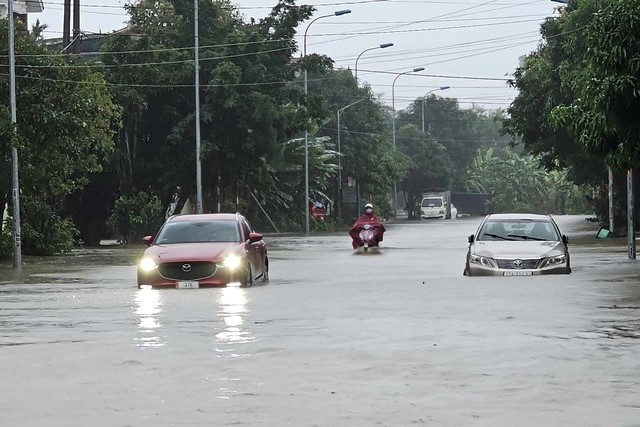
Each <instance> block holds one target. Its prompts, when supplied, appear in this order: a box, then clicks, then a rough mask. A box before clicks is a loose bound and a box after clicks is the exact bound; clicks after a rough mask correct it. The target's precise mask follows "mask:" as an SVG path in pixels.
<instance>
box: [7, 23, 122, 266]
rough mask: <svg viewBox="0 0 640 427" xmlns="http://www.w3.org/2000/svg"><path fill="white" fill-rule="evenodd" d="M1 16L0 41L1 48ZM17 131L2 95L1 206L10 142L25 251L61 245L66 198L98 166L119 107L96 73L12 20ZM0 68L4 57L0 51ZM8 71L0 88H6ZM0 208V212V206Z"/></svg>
mask: <svg viewBox="0 0 640 427" xmlns="http://www.w3.org/2000/svg"><path fill="white" fill-rule="evenodd" d="M7 34H8V30H7V22H6V21H1V22H0V48H2V49H4V51H5V52H6V51H7V44H8V43H7V42H8V40H7ZM15 52H16V105H17V124H16V133H15V138H14V137H13V131H12V126H11V116H10V113H9V106H8V98H5V101H4V102H5V104H4V105H3V107H2V108H1V109H0V153H2V154H0V211H3V210H4V206H5V203H6V202H11V197H10V194H11V191H10V190H11V186H12V185H11V170H12V168H11V159H10V156H9V153H10V152H11V149H10V147H11V141H15V144H16V145H17V148H18V154H19V177H20V190H21V212H20V214H21V220H22V223H23V224H22V225H23V229H24V232H23V235H22V237H23V248H24V252H25V253H26V254H51V253H56V252H60V251H66V250H68V249H69V248H70V246H71V244H72V243H73V238H74V236H75V232H74V231H73V226H72V225H71V224H70V223H69V222H68V221H67V220H66V219H65V218H64V217H65V216H67V212H65V198H66V197H67V195H69V194H71V193H73V192H74V191H77V190H79V189H81V188H83V187H84V186H85V185H86V184H87V182H88V179H89V175H90V174H92V173H96V172H99V171H100V170H101V169H102V167H103V164H104V162H105V160H106V158H107V157H108V156H109V154H110V153H111V151H112V149H113V142H112V136H113V129H114V128H115V127H116V126H117V123H118V118H119V109H118V107H117V106H116V105H115V104H114V103H113V101H112V99H111V96H110V95H109V92H108V91H107V89H106V85H105V82H104V79H103V78H102V76H101V75H100V74H99V73H95V72H92V71H91V70H89V69H88V68H85V67H82V66H77V65H75V64H71V65H69V64H67V63H66V62H65V61H64V60H63V58H62V57H61V56H58V57H56V56H55V55H51V52H49V51H48V50H46V49H45V47H43V46H40V45H38V44H37V43H36V42H35V41H34V40H33V38H32V37H31V36H30V35H29V34H28V33H27V32H26V31H24V28H21V27H20V26H18V28H17V30H16V34H15ZM0 61H4V66H5V69H6V67H7V57H6V56H4V59H2V60H0ZM8 86H9V80H8V78H7V75H4V76H0V90H1V91H2V92H3V93H9V87H8ZM0 213H1V212H0Z"/></svg>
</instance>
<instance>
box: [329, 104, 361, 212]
mask: <svg viewBox="0 0 640 427" xmlns="http://www.w3.org/2000/svg"><path fill="white" fill-rule="evenodd" d="M365 99H367V98H362V99H359V100H357V101H356V102H352V103H351V104H349V105H347V106H346V107H342V108H340V109H338V111H337V112H336V115H337V117H338V218H342V162H341V157H342V151H341V149H340V114H342V112H343V111H344V110H346V109H347V108H349V107H353V106H354V105H356V104H358V103H360V102H362V101H364V100H365Z"/></svg>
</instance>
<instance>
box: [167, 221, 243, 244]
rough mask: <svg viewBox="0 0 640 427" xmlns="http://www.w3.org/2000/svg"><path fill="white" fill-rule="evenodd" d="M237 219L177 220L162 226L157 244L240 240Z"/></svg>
mask: <svg viewBox="0 0 640 427" xmlns="http://www.w3.org/2000/svg"><path fill="white" fill-rule="evenodd" d="M239 241H240V234H239V232H238V225H237V224H236V222H235V221H224V220H218V221H176V222H169V223H167V224H165V226H164V227H162V231H160V234H159V235H158V238H157V239H156V244H159V245H164V244H171V243H207V242H239Z"/></svg>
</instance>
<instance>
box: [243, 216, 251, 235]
mask: <svg viewBox="0 0 640 427" xmlns="http://www.w3.org/2000/svg"><path fill="white" fill-rule="evenodd" d="M241 226H242V234H244V239H245V240H247V239H248V238H249V233H251V230H252V228H251V226H250V225H249V223H248V222H247V220H246V219H245V220H243V221H242V223H241Z"/></svg>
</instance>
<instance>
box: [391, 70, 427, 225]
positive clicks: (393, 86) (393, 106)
mask: <svg viewBox="0 0 640 427" xmlns="http://www.w3.org/2000/svg"><path fill="white" fill-rule="evenodd" d="M423 70H424V67H418V68H414V69H413V70H409V71H405V72H403V73H399V74H398V75H397V76H396V78H395V79H393V83H392V84H391V134H392V137H393V148H394V149H395V148H396V80H398V77H400V76H404V75H405V74H409V73H417V72H420V71H423ZM393 217H394V219H395V218H397V217H398V188H397V183H396V180H395V179H394V180H393Z"/></svg>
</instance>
